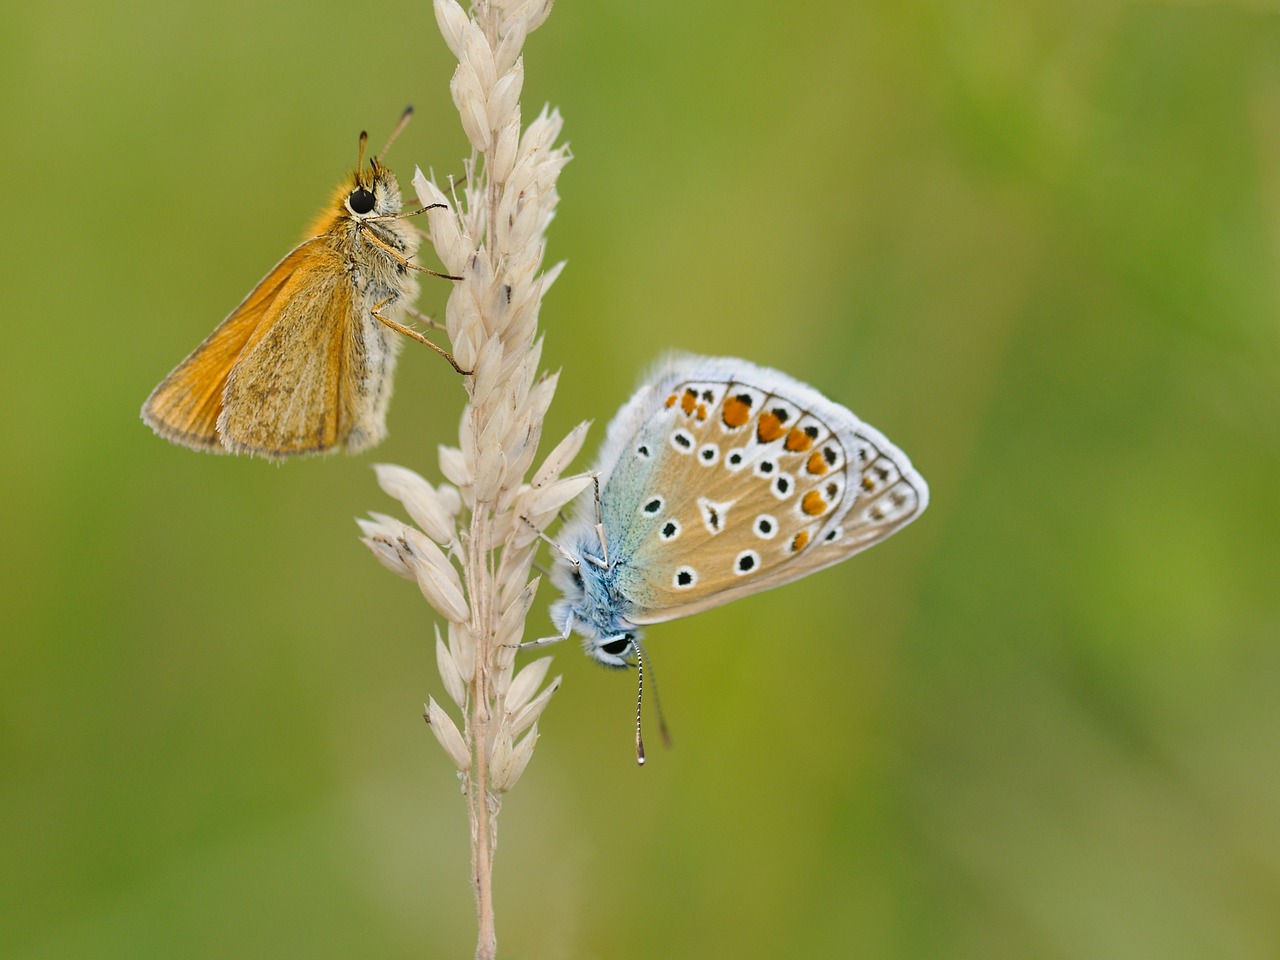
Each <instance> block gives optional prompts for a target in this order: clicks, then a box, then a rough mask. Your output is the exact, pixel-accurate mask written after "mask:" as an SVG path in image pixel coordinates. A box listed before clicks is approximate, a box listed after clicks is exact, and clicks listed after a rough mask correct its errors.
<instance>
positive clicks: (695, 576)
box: [601, 357, 929, 624]
mask: <svg viewBox="0 0 1280 960" xmlns="http://www.w3.org/2000/svg"><path fill="white" fill-rule="evenodd" d="M615 427H616V429H615ZM610 441H612V443H611V442H610ZM605 454H606V456H605V457H603V458H602V461H601V468H602V470H603V471H606V472H608V474H609V479H608V481H607V483H606V485H605V492H604V494H603V501H604V512H605V516H604V524H605V528H606V530H607V531H608V532H609V541H610V552H611V555H612V556H613V557H615V558H616V559H618V561H619V573H618V587H619V589H620V590H621V592H622V593H623V594H624V595H625V596H626V597H628V598H629V599H630V600H631V608H630V611H629V613H628V617H629V619H630V620H631V621H632V622H634V623H636V624H646V623H657V622H661V621H664V620H671V619H675V618H677V617H683V616H687V615H689V614H692V613H696V612H698V611H701V610H705V609H708V608H710V607H715V606H719V605H720V604H722V603H728V602H729V601H731V600H734V599H736V598H738V597H740V596H745V595H747V594H751V593H758V592H759V591H761V590H766V589H769V588H770V587H775V586H778V585H780V584H783V583H788V582H790V581H792V580H795V579H798V578H800V577H803V576H806V575H808V574H810V573H813V572H814V571H817V570H820V569H822V568H824V567H827V566H830V565H832V564H834V563H839V562H840V561H841V560H844V559H846V558H847V557H850V556H852V555H853V554H855V553H857V552H859V551H860V550H865V549H866V548H867V547H869V546H872V545H873V544H875V543H878V542H879V541H881V540H883V539H885V538H886V537H888V536H889V535H891V534H892V533H894V532H895V531H896V530H898V529H900V528H901V527H903V526H904V525H906V524H907V523H909V522H910V521H911V520H913V519H914V518H915V517H917V516H919V514H920V513H921V511H923V510H924V508H925V507H926V506H927V504H928V499H929V491H928V486H927V485H926V484H925V482H924V480H923V478H922V477H921V476H920V475H919V473H917V472H916V470H915V469H914V468H913V467H912V466H911V462H910V461H909V460H908V459H907V457H906V455H905V454H903V453H902V451H900V450H899V449H898V448H897V447H895V446H894V445H893V444H892V443H890V442H889V441H888V440H887V439H886V438H885V437H884V436H883V435H882V434H881V433H880V432H879V431H877V430H875V429H874V428H872V427H870V426H868V425H867V424H864V423H863V422H862V421H861V420H859V419H858V417H856V416H855V415H854V414H853V413H852V412H850V411H849V410H847V409H845V408H844V407H842V406H840V405H839V404H836V403H833V402H832V401H830V400H828V399H827V398H826V397H824V396H822V395H821V394H820V393H818V392H817V391H816V390H814V389H813V388H812V387H809V386H808V385H806V384H804V383H801V382H800V381H798V380H794V379H793V378H791V377H788V376H786V375H785V374H782V373H780V372H778V371H775V370H769V369H766V368H762V367H757V366H755V365H754V364H749V363H747V362H746V361H742V360H733V359H708V358H697V357H687V358H681V359H678V360H676V361H674V362H673V363H671V364H670V365H669V366H668V367H667V368H666V369H664V370H663V371H662V372H661V373H660V375H659V377H658V379H657V381H656V382H655V383H654V384H653V385H652V386H651V387H647V388H642V390H641V392H640V393H638V394H637V395H636V397H635V398H633V401H632V402H631V403H629V404H628V405H627V407H624V408H623V411H622V412H621V413H620V414H619V416H618V417H617V418H615V422H614V424H611V426H610V431H609V441H606V447H605Z"/></svg>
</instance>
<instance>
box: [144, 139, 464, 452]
mask: <svg viewBox="0 0 1280 960" xmlns="http://www.w3.org/2000/svg"><path fill="white" fill-rule="evenodd" d="M406 116H407V114H406ZM402 125H403V122H402ZM363 144H364V138H363V136H362V138H361V151H362V159H361V163H360V165H359V166H358V167H357V169H356V170H355V171H354V172H353V173H352V174H351V175H350V176H348V177H347V178H346V179H345V180H344V181H343V182H342V183H341V184H340V185H339V186H338V188H337V190H336V191H335V192H334V194H333V199H332V200H331V201H330V203H329V205H328V206H327V207H326V208H325V210H324V211H323V212H322V213H321V215H320V216H319V217H318V218H317V220H316V221H315V222H314V223H313V225H312V227H311V229H310V230H309V231H308V233H307V237H306V239H305V240H303V241H302V243H300V244H299V245H298V246H297V247H295V248H294V249H293V250H292V251H291V252H290V253H289V254H288V255H287V256H286V257H285V258H284V259H283V260H281V261H280V263H278V264H277V265H276V266H275V267H274V268H273V269H272V270H271V272H270V273H269V274H267V276H266V277H265V278H263V280H262V281H261V282H259V283H258V285H257V286H256V287H254V289H253V290H252V292H250V294H249V295H248V296H247V297H246V298H245V299H244V301H243V302H241V303H240V305H239V306H238V307H236V309H235V310H233V311H232V312H231V314H230V316H228V317H227V318H226V320H224V321H223V322H222V323H221V324H220V325H219V326H218V327H217V329H215V330H214V331H213V333H212V334H210V335H209V337H208V338H206V340H205V341H204V342H203V343H202V344H200V346H198V347H197V348H196V349H195V350H194V351H193V352H192V353H191V355H190V356H188V357H187V358H186V359H185V360H184V361H183V362H182V363H180V364H179V365H178V366H177V367H176V368H175V369H174V370H173V372H172V373H170V374H169V376H168V377H166V378H165V379H164V381H163V382H161V384H160V385H159V386H158V387H156V389H155V390H154V391H153V392H152V394H151V396H150V397H148V398H147V401H146V403H145V404H144V405H143V408H142V418H143V420H144V421H146V423H147V424H148V425H150V426H151V428H152V429H153V430H155V432H156V433H157V434H159V435H160V436H162V437H164V438H165V439H167V440H170V441H172V442H174V443H178V444H181V445H183V446H187V447H191V448H192V449H196V450H202V451H206V452H211V453H226V452H231V453H247V454H254V455H259V456H264V457H269V458H281V457H287V456H295V455H300V454H310V453H323V452H327V451H330V450H334V449H343V450H346V451H348V452H353V453H354V452H357V451H360V450H363V449H365V448H367V447H370V446H373V445H374V444H376V443H378V442H379V441H380V440H382V438H383V437H384V436H385V434H386V414H387V406H388V404H389V402H390V398H391V384H392V376H393V374H394V371H395V364H396V357H397V354H398V352H399V349H400V345H401V344H400V337H399V336H398V335H397V334H396V333H395V332H394V330H393V329H392V327H394V326H397V325H398V324H399V321H400V318H401V317H402V316H403V314H404V312H405V310H406V308H408V307H409V306H411V305H412V304H413V302H414V301H415V300H416V299H417V296H418V281H417V278H416V277H415V276H414V274H413V270H414V269H417V270H421V269H422V268H418V267H416V265H414V264H412V263H411V262H410V261H411V258H412V257H413V256H414V255H415V254H416V253H417V251H418V245H419V239H418V234H417V233H416V231H415V230H414V229H413V228H412V227H411V226H410V225H409V223H407V222H406V221H405V219H404V218H403V217H402V216H401V197H400V188H399V185H398V184H397V183H396V178H395V175H394V174H393V173H392V172H391V171H390V170H389V169H387V168H386V167H385V166H383V165H382V164H380V163H379V162H378V160H377V158H371V159H370V160H369V163H368V164H367V165H366V164H365V163H364V161H363ZM436 349H439V348H436ZM441 352H443V351H441Z"/></svg>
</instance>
